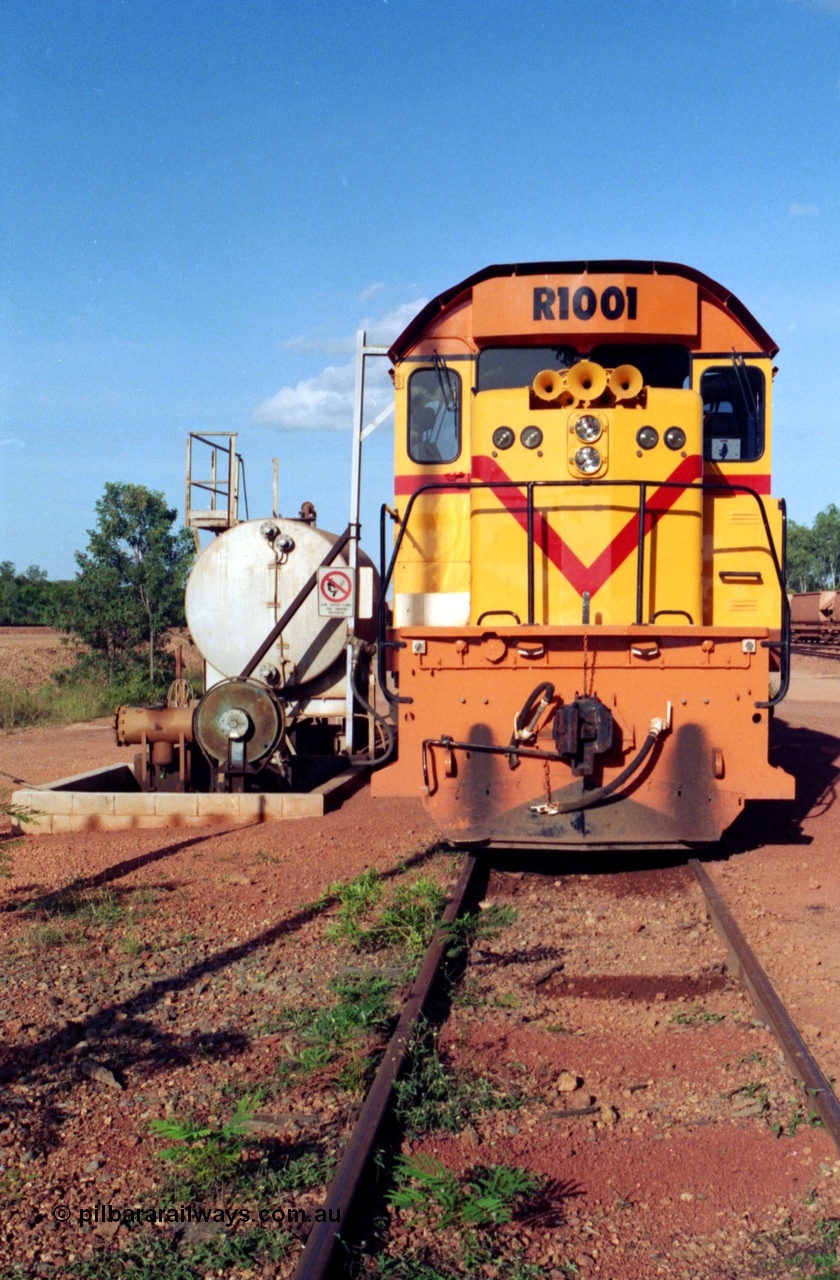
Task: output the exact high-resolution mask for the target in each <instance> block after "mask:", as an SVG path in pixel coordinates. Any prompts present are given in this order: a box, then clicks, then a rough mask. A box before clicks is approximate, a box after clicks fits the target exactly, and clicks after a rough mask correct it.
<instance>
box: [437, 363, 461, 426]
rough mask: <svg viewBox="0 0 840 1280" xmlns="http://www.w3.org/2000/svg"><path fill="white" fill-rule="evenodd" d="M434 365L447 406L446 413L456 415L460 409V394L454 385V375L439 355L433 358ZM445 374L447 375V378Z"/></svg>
mask: <svg viewBox="0 0 840 1280" xmlns="http://www.w3.org/2000/svg"><path fill="white" fill-rule="evenodd" d="M432 363H433V364H434V366H435V373H436V374H437V380H438V382H439V383H440V390H441V394H442V395H443V403H444V404H445V405H446V412H447V413H454V412H455V410H456V409H457V407H458V392H457V389H456V388H454V387H453V385H452V373H451V371H450V370H449V369H448V368H447V366H446V362H445V361H444V360H441V358H440V356H439V355H437V354H435V355H433V356H432ZM444 374H446V377H445V378H444Z"/></svg>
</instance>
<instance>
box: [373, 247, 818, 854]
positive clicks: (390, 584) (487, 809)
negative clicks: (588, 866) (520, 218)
mask: <svg viewBox="0 0 840 1280" xmlns="http://www.w3.org/2000/svg"><path fill="white" fill-rule="evenodd" d="M777 350H778V348H777V346H776V344H775V343H774V342H773V340H772V339H771V338H770V336H769V335H768V334H767V333H766V332H765V330H764V329H763V328H762V327H761V325H760V324H759V323H758V322H757V321H756V320H755V318H754V317H753V316H752V315H751V314H750V312H749V311H748V310H747V309H746V307H745V306H744V305H743V304H742V303H741V302H739V300H738V299H737V298H736V297H734V296H733V295H732V294H731V293H730V292H729V291H728V290H726V289H724V288H722V287H721V286H720V285H719V284H716V283H715V282H714V281H713V280H711V279H709V278H708V277H707V276H705V275H703V274H701V273H700V272H699V271H696V270H693V269H691V268H688V267H685V266H680V265H678V264H675V263H662V262H641V261H602V262H548V263H543V262H541V263H531V264H525V265H523V264H518V265H505V266H493V267H488V268H486V269H485V270H483V271H480V272H478V273H477V274H475V275H473V276H471V277H469V278H468V279H467V280H464V281H463V282H462V283H460V284H458V285H455V286H454V287H453V288H450V289H448V290H446V291H445V292H444V293H442V294H440V296H438V297H436V298H435V299H434V300H433V301H431V302H430V303H429V304H428V305H427V306H425V307H424V308H423V310H422V311H421V312H420V313H419V314H418V315H417V316H416V318H415V319H414V320H413V321H412V322H411V323H410V324H409V325H408V327H407V328H406V329H405V331H404V332H403V333H402V334H401V336H400V337H399V338H398V339H397V340H396V342H395V343H394V344H393V346H392V348H391V349H390V351H389V353H388V354H389V356H390V359H391V361H392V364H393V380H394V388H395V397H396V404H395V439H396V446H395V482H394V505H393V507H391V506H390V505H388V506H387V507H386V508H384V509H383V521H382V529H381V542H382V554H383V563H382V591H381V594H380V603H379V624H378V631H379V634H378V649H379V664H380V687H381V689H382V691H383V693H384V694H385V695H386V696H387V698H388V699H389V701H390V703H391V706H392V718H393V720H394V722H395V724H396V727H397V733H396V734H395V735H394V737H395V739H396V746H395V749H392V750H391V752H390V758H389V760H388V762H387V763H386V764H385V765H384V767H383V768H381V769H380V770H379V771H378V772H376V773H375V774H374V777H373V789H374V795H380V796H381V795H418V794H419V795H422V796H424V798H425V804H426V805H427V807H428V809H429V812H430V813H431V815H432V816H433V817H434V819H435V821H436V822H437V824H438V825H439V827H440V829H441V831H442V832H443V834H444V835H445V836H446V838H447V839H448V840H450V841H452V842H455V843H477V844H484V845H490V846H504V847H514V848H530V847H540V846H552V847H557V846H563V847H570V848H575V847H577V848H587V849H591V850H598V849H602V850H606V849H611V850H612V849H616V848H617V847H619V848H620V847H621V846H626V847H633V848H656V847H681V846H693V845H698V844H706V843H710V842H713V841H715V840H717V839H718V838H719V836H720V834H721V833H722V832H723V831H724V830H725V828H726V827H728V826H729V825H730V824H731V823H732V822H733V821H734V819H735V818H736V817H737V816H738V815H739V814H740V813H741V811H742V809H743V807H744V805H745V804H746V803H747V802H748V801H751V800H766V799H789V798H791V797H792V795H793V779H792V778H791V777H790V776H789V775H788V774H786V773H785V772H784V771H782V770H781V769H780V768H778V767H774V766H773V765H771V764H770V762H769V760H768V746H769V741H768V739H769V725H770V719H771V715H772V710H773V707H774V706H776V705H777V704H778V703H779V702H780V701H781V699H782V698H783V697H784V695H785V692H786V689H787V682H788V670H789V652H790V612H789V606H788V601H787V597H786V595H785V590H784V567H785V506H784V502H783V500H781V499H778V498H775V497H772V496H771V451H772V414H771V406H772V384H773V377H774V374H775V372H776V370H775V368H774V367H773V358H774V356H775V355H776V352H777ZM389 521H390V522H391V525H390V526H389ZM389 528H392V531H393V542H392V548H391V550H390V553H389V554H386V544H387V542H388V532H389ZM389 591H390V593H391V595H390V596H389Z"/></svg>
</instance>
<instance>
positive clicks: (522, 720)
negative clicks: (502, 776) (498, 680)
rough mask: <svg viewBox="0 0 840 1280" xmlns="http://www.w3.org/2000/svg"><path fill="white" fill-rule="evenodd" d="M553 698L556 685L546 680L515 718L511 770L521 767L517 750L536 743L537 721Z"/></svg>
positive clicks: (510, 756) (528, 698) (509, 762)
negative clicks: (524, 745) (525, 743)
mask: <svg viewBox="0 0 840 1280" xmlns="http://www.w3.org/2000/svg"><path fill="white" fill-rule="evenodd" d="M540 697H541V701H540V703H539V705H538V706H537V705H536V703H537V698H540ZM553 697H554V685H553V684H551V683H550V682H549V681H548V680H546V681H545V682H544V683H543V684H538V685H537V687H536V689H534V690H533V692H532V693H530V694H529V695H528V697H527V698H526V700H525V705H524V706H523V708H522V710H521V711H520V712H518V713H517V715H516V716H514V720H513V736H512V737H511V740H510V755H509V756H508V765H509V766H510V768H511V769H516V768H517V766H518V765H519V756H518V754H517V751H516V748H517V747H518V746H519V745H520V744H521V743H523V742H533V741H534V737H535V736H536V732H535V731H536V728H537V721H538V720H539V718H540V716H541V715H542V713H543V712H544V711H545V709H546V707H547V706H548V704H549V703H550V702H551V699H552V698H553Z"/></svg>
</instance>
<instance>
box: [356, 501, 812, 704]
mask: <svg viewBox="0 0 840 1280" xmlns="http://www.w3.org/2000/svg"><path fill="white" fill-rule="evenodd" d="M607 487H612V488H624V489H626V488H634V489H637V490H638V492H639V519H638V524H637V537H636V618H635V624H634V625H635V626H637V627H641V626H645V625H651V624H650V623H648V624H646V623H645V622H644V621H643V618H642V613H643V608H644V588H645V557H644V543H645V520H646V517H647V512H648V510H649V507H648V505H647V492H648V490H649V489H657V490H658V489H678V490H680V491H681V492H687V491H688V490H699V491H700V492H702V493H726V494H732V493H745V494H747V495H748V496H749V497H751V498H753V499H754V500H755V502H756V503H757V505H758V510H759V514H760V516H761V522H762V525H763V526H764V533H765V536H766V538H767V549H768V551H769V553H770V558H771V560H772V562H773V569H774V572H775V575H776V581H777V583H778V586H779V594H780V596H781V606H782V607H781V624H782V625H781V639H780V640H779V641H770V640H765V641H763V642H762V647H763V648H768V649H778V650H779V668H780V676H781V681H780V686H779V691H778V693H777V694H776V695H775V696H774V697H773V698H769V699H768V700H766V701H760V702H756V703H755V705H756V706H757V707H775V706H776V705H777V704H778V703H780V702H781V701H782V699H783V698H784V696H785V694H786V693H787V690H788V685H789V683H790V604H789V603H788V598H787V593H786V591H785V565H786V561H787V507H786V505H785V501H784V499H783V498H779V499H778V503H779V509H780V511H781V513H782V559H781V562H780V560H779V557H778V555H777V552H776V547H775V545H774V542H773V535H772V532H771V529H770V522H769V520H768V519H767V512H766V510H765V507H764V503H763V501H762V499H761V495H760V494H759V493H758V492H757V491H756V490H755V489H752V488H750V487H749V485H745V484H715V483H713V482H710V481H707V480H699V481H690V482H688V483H685V482H682V481H675V480H527V481H517V480H492V481H490V480H455V479H449V478H447V479H446V480H444V481H441V482H430V483H429V484H424V485H421V486H420V487H419V488H417V489H415V490H414V492H413V493H412V494H411V495H410V497H409V499H408V502H407V504H406V508H405V512H404V514H403V515H402V516H401V517H400V519H399V521H398V522H397V523H398V532H397V536H396V539H395V540H394V547H393V550H392V552H391V558H390V560H389V562H388V564H387V566H386V564H385V528H386V526H385V516H386V513H387V514H390V515H391V517H392V519H393V518H394V512H393V511H392V510H391V508H390V507H388V506H386V505H383V507H382V510H381V513H380V561H381V562H380V576H381V591H380V596H379V610H378V616H377V631H378V646H377V647H378V657H377V661H378V668H379V687H380V689H381V690H382V691H383V693H384V694H385V696H386V698H387V699H388V701H389V702H390V703H391V704H392V705H393V706H396V705H397V704H398V703H402V702H411V699H410V698H402V697H400V696H399V695H398V694H394V693H392V692H391V691H390V690H389V689H388V688H387V684H386V681H385V653H384V650H385V647H387V646H388V644H389V642H388V641H386V639H385V631H386V609H387V606H386V596H387V593H388V589H389V587H390V585H391V580H392V578H393V575H394V569H395V567H396V564H397V560H398V558H399V553H400V549H401V547H402V542H403V538H404V537H405V533H406V530H407V528H408V525H409V521H410V518H411V512H412V509H413V507H414V503H415V502H416V501H417V499H418V498H419V497H421V495H423V494H426V493H436V492H439V491H441V490H445V491H446V492H447V493H452V492H453V490H455V491H459V492H463V493H470V492H472V491H473V490H477V489H489V490H492V491H497V490H500V489H516V490H518V491H519V492H520V493H522V492H523V490H524V491H525V493H526V494H527V503H528V505H527V535H528V537H527V544H528V545H527V574H528V619H527V623H526V625H528V626H533V625H534V491H535V490H537V489H571V488H576V489H580V488H593V489H595V488H607ZM663 514H666V513H663Z"/></svg>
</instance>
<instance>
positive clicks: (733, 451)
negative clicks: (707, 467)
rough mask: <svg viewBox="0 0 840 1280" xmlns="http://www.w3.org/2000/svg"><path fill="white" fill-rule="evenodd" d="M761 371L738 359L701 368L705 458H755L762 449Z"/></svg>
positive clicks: (710, 460) (723, 459) (762, 389)
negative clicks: (714, 366)
mask: <svg viewBox="0 0 840 1280" xmlns="http://www.w3.org/2000/svg"><path fill="white" fill-rule="evenodd" d="M764 392H765V385H764V373H763V372H762V370H761V369H756V368H755V367H754V366H752V365H747V364H744V362H743V361H740V362H738V363H736V364H729V365H722V366H721V367H720V368H713V369H706V370H704V372H703V374H702V376H701V378H700V395H701V396H702V397H703V456H704V458H705V459H706V461H707V462H755V461H756V460H757V459H758V458H760V457H761V455H762V454H763V453H764Z"/></svg>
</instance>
